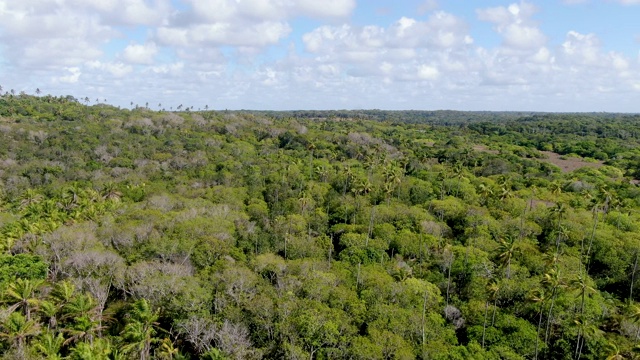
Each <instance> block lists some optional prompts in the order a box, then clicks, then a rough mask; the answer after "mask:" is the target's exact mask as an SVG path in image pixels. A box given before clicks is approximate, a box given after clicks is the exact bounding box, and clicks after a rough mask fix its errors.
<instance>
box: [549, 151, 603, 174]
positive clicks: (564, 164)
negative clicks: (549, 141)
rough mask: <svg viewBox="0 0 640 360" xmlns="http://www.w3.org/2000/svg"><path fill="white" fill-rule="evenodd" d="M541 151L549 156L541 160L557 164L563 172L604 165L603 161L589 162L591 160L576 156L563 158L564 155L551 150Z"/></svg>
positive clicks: (596, 167)
mask: <svg viewBox="0 0 640 360" xmlns="http://www.w3.org/2000/svg"><path fill="white" fill-rule="evenodd" d="M540 152H541V153H542V154H544V155H545V156H547V158H546V159H540V161H544V162H548V163H550V164H553V165H556V166H558V167H559V168H560V169H562V172H571V171H574V170H577V169H580V168H582V167H591V168H594V169H598V168H600V167H602V165H603V163H602V161H598V162H589V161H585V160H584V159H582V158H574V157H570V158H566V159H562V158H561V156H562V155H560V154H557V153H554V152H551V151H540Z"/></svg>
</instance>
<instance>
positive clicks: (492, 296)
mask: <svg viewBox="0 0 640 360" xmlns="http://www.w3.org/2000/svg"><path fill="white" fill-rule="evenodd" d="M485 290H486V292H487V299H486V301H485V303H484V323H483V325H482V348H483V349H484V339H485V334H486V331H487V315H488V313H489V301H490V300H493V319H492V321H491V326H493V323H494V321H495V316H496V308H497V305H498V292H499V291H500V284H499V283H498V282H497V281H496V280H492V281H491V282H489V283H488V284H487V287H486V289H485Z"/></svg>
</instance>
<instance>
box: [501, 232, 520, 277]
mask: <svg viewBox="0 0 640 360" xmlns="http://www.w3.org/2000/svg"><path fill="white" fill-rule="evenodd" d="M517 251H518V249H517V247H516V238H515V237H514V236H511V235H509V234H507V235H505V236H504V237H503V238H501V239H500V242H499V245H498V249H497V252H498V260H499V261H500V266H501V267H504V268H505V269H506V271H505V277H506V278H507V279H510V278H511V260H512V259H513V256H514V255H515V254H516V252H517Z"/></svg>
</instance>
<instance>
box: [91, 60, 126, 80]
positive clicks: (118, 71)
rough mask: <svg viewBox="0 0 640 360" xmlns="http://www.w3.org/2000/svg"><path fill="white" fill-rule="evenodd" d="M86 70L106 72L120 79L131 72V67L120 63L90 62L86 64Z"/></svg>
mask: <svg viewBox="0 0 640 360" xmlns="http://www.w3.org/2000/svg"><path fill="white" fill-rule="evenodd" d="M86 66H87V68H89V69H94V70H100V71H102V72H107V73H108V74H110V75H111V76H113V77H115V78H121V77H124V76H126V75H128V74H130V73H131V72H132V71H133V66H131V65H127V64H124V63H121V62H101V61H91V62H88V63H87V64H86Z"/></svg>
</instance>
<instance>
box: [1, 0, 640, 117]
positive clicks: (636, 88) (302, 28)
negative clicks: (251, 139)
mask: <svg viewBox="0 0 640 360" xmlns="http://www.w3.org/2000/svg"><path fill="white" fill-rule="evenodd" d="M638 19H640V0H555V1H552V0H540V1H530V2H529V1H520V2H514V1H497V0H495V1H494V0H486V1H484V0H447V1H444V0H0V86H2V89H3V91H4V92H6V91H10V90H12V89H13V90H14V91H15V92H16V93H18V92H20V91H24V92H25V93H28V94H33V93H35V91H36V89H40V90H41V91H42V93H44V94H52V95H72V96H75V97H77V98H78V99H84V98H85V97H88V98H90V99H91V103H95V101H96V100H99V101H100V102H104V101H105V100H106V102H107V103H110V104H113V105H117V106H122V107H131V104H132V103H133V104H134V106H135V105H139V106H144V105H146V104H149V107H150V108H152V109H160V108H165V109H167V110H169V109H175V108H176V107H178V106H179V105H183V107H187V106H193V108H194V109H204V108H205V107H207V108H209V109H219V110H220V109H254V110H298V109H317V110H325V109H388V110H410V109H414V110H440V109H449V110H488V111H553V112H601V111H606V112H632V113H637V112H640V22H639V20H638Z"/></svg>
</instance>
